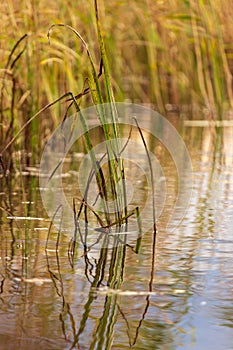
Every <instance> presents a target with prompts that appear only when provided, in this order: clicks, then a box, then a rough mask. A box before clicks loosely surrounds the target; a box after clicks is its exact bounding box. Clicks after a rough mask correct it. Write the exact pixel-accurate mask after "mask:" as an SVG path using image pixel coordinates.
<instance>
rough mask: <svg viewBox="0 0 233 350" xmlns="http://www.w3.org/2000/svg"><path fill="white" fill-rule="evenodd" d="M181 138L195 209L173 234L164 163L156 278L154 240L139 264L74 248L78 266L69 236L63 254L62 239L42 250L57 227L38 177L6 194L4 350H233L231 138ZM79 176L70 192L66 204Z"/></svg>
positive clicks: (172, 181) (69, 180) (146, 238)
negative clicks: (43, 199)
mask: <svg viewBox="0 0 233 350" xmlns="http://www.w3.org/2000/svg"><path fill="white" fill-rule="evenodd" d="M182 135H183V138H184V140H185V142H186V145H187V147H188V150H189V152H190V155H191V159H192V163H193V179H192V180H193V181H192V182H191V181H189V180H190V179H184V186H183V191H184V192H185V191H189V190H190V187H189V186H192V187H193V192H192V198H191V202H190V205H189V207H188V210H187V212H186V215H185V217H184V220H183V221H182V223H181V224H180V225H179V226H178V227H176V224H177V223H176V219H175V218H174V219H173V221H172V222H171V223H170V225H171V227H172V225H173V226H174V227H176V228H175V230H174V231H173V232H171V231H167V230H166V228H165V227H166V226H165V223H166V221H167V215H168V214H167V213H170V211H171V207H172V206H173V203H174V197H175V193H176V191H177V183H176V177H175V176H174V171H173V168H174V165H172V164H170V162H169V161H168V159H169V158H167V157H164V158H163V157H162V156H163V153H161V154H160V155H161V162H163V163H164V166H163V171H164V174H165V176H166V181H167V188H166V191H167V197H166V204H165V209H164V211H163V213H162V216H161V217H160V218H159V220H158V234H157V242H156V250H155V255H154V270H153V268H152V264H153V249H152V248H153V247H152V242H153V235H152V233H151V232H148V233H146V234H144V235H143V238H142V242H141V249H140V253H139V254H136V253H135V252H134V251H133V249H132V248H131V247H130V246H127V247H125V248H124V247H118V249H117V250H116V251H115V253H116V255H114V254H115V253H114V250H109V251H107V250H106V249H103V250H99V249H97V248H95V247H93V249H92V250H91V251H90V252H88V253H87V254H85V253H84V249H83V246H82V244H81V243H80V240H78V243H77V246H76V249H75V254H74V257H73V259H72V256H71V255H70V254H68V251H69V242H70V238H71V233H70V232H65V233H63V234H60V241H59V244H58V249H56V242H57V237H58V230H57V229H56V228H52V230H51V232H50V235H49V240H48V245H47V249H45V248H46V239H47V235H48V228H49V225H50V221H49V219H48V217H47V214H46V212H45V210H44V208H43V205H42V203H41V199H40V192H39V184H38V176H37V173H36V171H35V172H34V170H35V169H34V170H33V169H29V170H30V175H29V174H28V173H27V172H25V173H24V172H23V173H22V174H21V175H18V176H15V177H14V178H13V179H12V181H11V186H10V191H9V190H8V189H7V188H6V186H5V187H2V188H1V193H0V198H1V200H0V203H1V204H0V205H1V207H2V208H4V210H1V212H0V213H1V214H0V215H1V226H0V230H1V231H0V233H1V237H0V244H1V246H0V349H1V350H2V349H4V350H5V349H7V350H8V349H22V350H27V349H30V350H31V349H108V348H109V349H129V348H130V346H132V347H133V349H137V350H139V349H141V350H146V349H162V350H164V349H167V350H171V349H190V348H191V349H195V350H202V349H212V350H219V349H221V350H230V349H232V348H233V347H232V344H233V332H232V328H233V272H232V271H233V231H232V218H233V128H232V127H224V128H221V129H220V130H219V135H216V134H215V132H213V130H212V131H211V129H210V128H208V127H198V126H196V127H189V126H185V127H183V129H182ZM74 158H75V157H74ZM70 169H71V168H70ZM74 174H75V169H74V168H72V170H68V175H69V176H67V177H65V178H64V180H63V181H64V184H65V187H66V194H67V196H70V198H72V196H73V191H74V189H73V183H74V181H75V180H74V179H75V178H74V176H75V175H74ZM131 174H132V171H131ZM0 180H1V181H3V179H0ZM138 186H139V188H138V196H139V197H138V198H141V197H140V196H143V190H144V189H143V186H144V185H143V182H142V185H141V188H140V184H138ZM184 194H185V193H184ZM12 216H14V217H15V218H12ZM97 236H98V235H97V233H96V237H97ZM72 262H73V266H72Z"/></svg>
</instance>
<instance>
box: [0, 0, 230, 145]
mask: <svg viewBox="0 0 233 350" xmlns="http://www.w3.org/2000/svg"><path fill="white" fill-rule="evenodd" d="M99 9H100V18H101V23H102V28H103V35H104V38H105V43H106V49H107V53H108V58H109V63H110V69H111V75H112V83H113V88H114V93H115V99H116V101H132V102H135V103H150V104H153V106H154V108H155V109H157V110H158V111H159V112H161V113H163V114H165V113H168V112H171V111H177V112H179V111H183V112H184V111H186V112H187V111H188V117H189V118H196V117H198V118H200V115H199V114H198V116H197V115H196V114H195V113H196V112H195V111H199V110H205V117H206V118H221V117H222V115H223V111H224V110H229V109H231V108H232V107H233V97H232V96H233V93H232V74H233V40H232V39H233V21H232V18H233V6H232V1H231V0H215V1H210V0H206V1H203V0H170V1H162V0H158V1H154V0H132V1H130V2H127V1H123V0H111V1H99ZM0 11H1V20H2V23H1V28H2V29H1V34H0V65H1V67H0V69H1V70H0V91H1V105H0V108H1V109H0V113H1V117H0V118H1V119H0V123H1V124H0V133H1V135H0V137H1V142H6V141H7V140H6V135H7V134H8V135H7V137H8V139H10V137H12V135H13V134H14V133H15V132H16V131H17V130H18V129H19V128H20V126H22V125H23V124H24V123H25V122H26V121H27V120H28V119H29V118H30V117H31V116H32V115H34V114H35V113H36V112H37V111H38V110H39V109H40V108H42V107H43V106H44V105H46V104H47V103H48V102H51V101H53V100H54V99H56V98H57V97H59V96H60V95H62V94H63V93H65V92H67V91H72V92H73V93H74V94H77V93H80V91H82V89H83V88H84V86H85V79H86V77H87V76H88V75H89V70H90V65H89V63H88V60H87V56H86V51H85V50H84V48H83V47H82V45H81V44H80V41H78V40H77V39H76V38H75V36H72V34H71V32H70V31H67V30H65V29H64V28H59V29H57V28H56V30H54V31H53V32H52V34H51V43H50V45H49V43H48V39H47V31H48V28H49V27H50V26H51V25H52V24H54V23H65V24H68V25H71V26H73V27H74V28H76V29H77V30H78V31H79V32H80V34H81V35H82V36H83V37H84V39H85V40H86V41H87V42H88V45H89V48H90V51H91V52H93V54H94V57H95V61H96V67H98V65H99V61H100V58H99V50H98V39H97V33H96V25H95V12H94V5H93V1H92V0H85V1H84V0H79V1H64V0H57V1H56V2H55V1H51V0H46V1H45V0H40V1H39V0H25V1H18V0H8V1H4V2H2V3H1V4H0ZM24 34H27V38H25V39H24V40H22V42H21V43H20V44H19V45H18V47H17V49H16V50H15V52H14V54H13V55H12V57H11V60H10V62H8V61H9V56H10V53H11V50H12V48H13V47H14V45H15V43H16V42H17V41H18V40H19V39H20V37H22V36H23V35H24ZM24 46H25V50H24V52H23V53H22V54H21V55H20V57H18V55H19V53H20V52H21V51H22V50H23V48H24ZM14 60H15V61H14ZM7 62H8V64H7ZM90 104H91V95H88V96H87V97H85V98H83V99H82V101H81V105H82V106H83V107H85V106H86V105H90ZM62 108H63V107H62V104H57V105H56V106H54V107H53V108H51V109H50V110H49V111H47V112H46V113H45V114H46V115H44V116H43V118H41V119H40V120H41V121H40V122H38V120H35V121H34V122H33V123H32V124H31V125H30V126H29V127H28V128H27V129H26V131H25V134H24V146H25V149H27V147H28V144H29V143H30V144H31V145H33V144H34V145H35V147H38V144H40V142H38V138H39V137H41V135H43V139H46V137H47V136H48V135H49V133H50V130H52V129H53V128H54V127H55V126H56V125H57V124H58V123H59V122H60V121H61V118H62V116H61V114H62ZM198 113H199V112H198ZM4 138H5V141H4ZM29 140H30V141H29Z"/></svg>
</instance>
